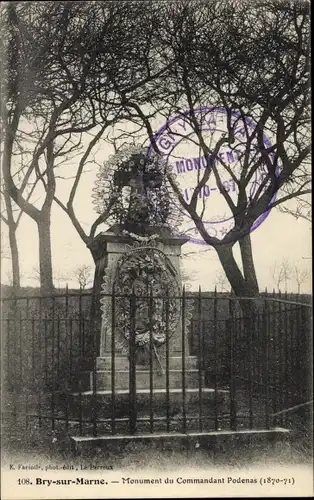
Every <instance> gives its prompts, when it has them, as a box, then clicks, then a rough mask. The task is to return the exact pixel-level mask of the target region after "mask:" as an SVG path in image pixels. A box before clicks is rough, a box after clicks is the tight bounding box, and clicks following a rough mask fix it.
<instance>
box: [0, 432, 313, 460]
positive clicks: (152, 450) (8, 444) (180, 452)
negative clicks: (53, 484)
mask: <svg viewBox="0 0 314 500" xmlns="http://www.w3.org/2000/svg"><path fill="white" fill-rule="evenodd" d="M2 460H3V464H4V465H5V464H8V463H11V462H12V460H13V461H14V462H15V463H28V464H32V463H35V464H36V463H54V464H58V463H63V464H64V463H73V464H74V465H75V464H81V463H84V464H86V465H90V464H93V465H95V466H97V465H101V464H104V463H106V464H109V465H110V466H111V467H112V469H113V470H122V469H124V468H128V469H130V468H131V469H134V470H136V469H138V468H139V467H140V468H141V470H150V469H155V468H156V467H158V469H159V470H161V469H162V470H170V469H175V468H180V467H183V466H184V467H189V466H191V467H194V468H195V467H196V468H198V467H201V468H204V467H213V466H214V467H218V468H224V467H227V468H243V467H246V466H253V465H257V466H258V465H259V464H261V465H263V466H264V465H268V464H273V463H275V464H277V465H279V464H281V465H284V464H288V465H299V464H310V463H311V461H312V439H311V436H310V434H309V433H308V434H306V433H304V432H303V433H302V434H300V433H296V432H294V433H292V434H291V436H290V438H289V439H288V440H284V441H277V442H272V443H270V442H266V441H264V442H255V443H252V444H250V445H244V444H239V443H236V444H235V443H229V444H228V443H226V442H225V443H224V444H223V445H221V446H219V443H218V447H216V449H208V448H205V447H202V446H200V447H197V446H196V447H195V448H193V449H186V447H185V446H184V445H182V444H176V445H172V444H171V445H168V446H167V447H165V448H164V449H160V446H157V447H156V446H152V445H149V444H144V443H139V442H137V443H134V442H130V443H129V444H127V445H126V446H125V444H124V445H123V446H121V447H119V446H115V448H114V449H113V448H110V447H108V445H107V446H106V445H103V446H102V447H98V448H97V447H96V448H94V449H93V450H92V451H91V452H88V453H86V452H85V453H84V455H83V456H75V455H74V454H73V453H72V452H71V449H70V440H69V437H68V436H67V435H66V434H65V433H64V431H61V430H60V431H58V430H56V431H54V432H52V431H51V429H49V428H48V427H47V428H44V427H42V428H39V427H38V426H36V425H30V426H29V427H28V430H27V432H25V430H23V429H22V427H16V426H14V427H13V426H11V427H8V426H5V428H3V429H2Z"/></svg>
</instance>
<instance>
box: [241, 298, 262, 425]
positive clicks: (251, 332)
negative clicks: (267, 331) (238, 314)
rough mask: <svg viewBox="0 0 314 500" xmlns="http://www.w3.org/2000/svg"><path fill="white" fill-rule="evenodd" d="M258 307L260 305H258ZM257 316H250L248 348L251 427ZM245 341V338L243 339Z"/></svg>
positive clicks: (251, 422)
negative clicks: (254, 342)
mask: <svg viewBox="0 0 314 500" xmlns="http://www.w3.org/2000/svg"><path fill="white" fill-rule="evenodd" d="M257 307H258V306H257ZM256 326H257V325H256V316H254V317H253V316H252V314H251V316H250V318H249V336H248V343H249V345H248V350H249V353H248V354H249V360H248V386H249V428H250V429H253V420H254V416H253V391H254V385H253V380H254V376H253V366H254V363H253V337H254V340H255V341H256V339H257V336H258V332H257V328H256ZM242 342H243V340H242Z"/></svg>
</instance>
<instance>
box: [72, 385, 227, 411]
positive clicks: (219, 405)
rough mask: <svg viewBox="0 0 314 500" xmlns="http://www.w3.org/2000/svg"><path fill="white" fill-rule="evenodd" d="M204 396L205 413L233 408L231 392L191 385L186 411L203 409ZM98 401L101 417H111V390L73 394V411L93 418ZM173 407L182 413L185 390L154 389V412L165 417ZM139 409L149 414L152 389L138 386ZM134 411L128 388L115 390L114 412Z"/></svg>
mask: <svg viewBox="0 0 314 500" xmlns="http://www.w3.org/2000/svg"><path fill="white" fill-rule="evenodd" d="M200 399H201V400H202V413H203V415H214V414H215V402H216V410H217V411H218V412H219V413H220V414H223V413H225V412H228V411H229V391H227V390H217V392H216V395H215V390H214V389H211V388H207V387H205V388H202V391H201V392H200V391H199V389H197V388H187V389H186V390H185V405H186V411H187V412H188V413H190V414H194V415H198V414H199V410H200ZM95 400H96V413H97V415H98V418H99V417H100V416H101V417H103V418H104V417H111V416H112V413H113V398H112V393H111V391H110V390H104V391H97V392H96V393H95V394H94V393H93V391H84V392H81V393H78V392H76V393H72V394H71V399H70V401H69V404H68V407H69V409H70V410H71V414H75V415H79V414H81V415H83V416H87V417H89V418H91V413H92V406H93V404H94V401H95ZM167 407H169V415H175V414H180V413H181V412H182V408H183V391H182V389H170V390H169V393H168V394H167V391H166V390H165V389H156V388H155V389H154V390H153V391H152V412H153V414H154V415H156V416H165V415H166V414H167ZM136 410H137V412H138V413H143V414H149V412H150V390H149V389H138V390H137V391H136ZM129 413H130V393H129V390H126V389H118V390H116V391H115V397H114V414H115V416H116V417H117V418H118V417H123V416H128V415H129Z"/></svg>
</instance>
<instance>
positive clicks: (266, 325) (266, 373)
mask: <svg viewBox="0 0 314 500" xmlns="http://www.w3.org/2000/svg"><path fill="white" fill-rule="evenodd" d="M263 325H264V349H265V351H264V353H265V371H264V385H265V425H266V429H269V308H268V301H267V300H265V301H264V310H263Z"/></svg>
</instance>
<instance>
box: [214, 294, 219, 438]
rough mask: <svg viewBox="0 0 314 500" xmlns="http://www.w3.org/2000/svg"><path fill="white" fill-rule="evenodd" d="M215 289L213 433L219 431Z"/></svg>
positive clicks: (216, 301)
mask: <svg viewBox="0 0 314 500" xmlns="http://www.w3.org/2000/svg"><path fill="white" fill-rule="evenodd" d="M217 306H218V298H217V289H216V287H215V291H214V327H213V344H214V346H213V347H214V390H215V394H214V414H215V431H218V429H219V421H218V350H217V326H218V324H217V319H218V318H217Z"/></svg>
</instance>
